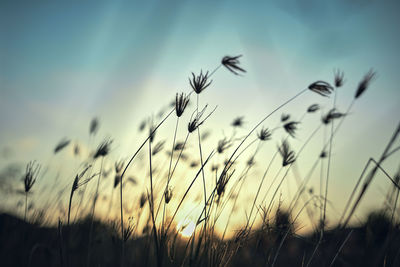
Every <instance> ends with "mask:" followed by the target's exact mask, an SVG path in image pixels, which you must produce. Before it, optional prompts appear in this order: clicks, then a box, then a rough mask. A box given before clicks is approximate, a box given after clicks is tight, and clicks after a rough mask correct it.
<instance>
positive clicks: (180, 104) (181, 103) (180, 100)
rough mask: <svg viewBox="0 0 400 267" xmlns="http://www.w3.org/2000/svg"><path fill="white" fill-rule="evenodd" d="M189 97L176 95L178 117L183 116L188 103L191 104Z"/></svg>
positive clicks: (182, 94)
mask: <svg viewBox="0 0 400 267" xmlns="http://www.w3.org/2000/svg"><path fill="white" fill-rule="evenodd" d="M189 99H190V98H189V96H187V95H185V94H184V93H181V94H178V93H176V99H175V112H176V116H178V117H180V116H182V114H183V112H184V111H185V109H186V107H187V105H188V103H189Z"/></svg>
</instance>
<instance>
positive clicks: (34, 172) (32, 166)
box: [24, 161, 40, 193]
mask: <svg viewBox="0 0 400 267" xmlns="http://www.w3.org/2000/svg"><path fill="white" fill-rule="evenodd" d="M39 172H40V164H38V163H36V161H30V162H29V163H28V164H27V165H26V172H25V176H24V187H25V188H24V189H25V193H28V192H29V191H30V190H31V188H32V186H33V185H34V184H35V182H36V179H37V177H38V175H39Z"/></svg>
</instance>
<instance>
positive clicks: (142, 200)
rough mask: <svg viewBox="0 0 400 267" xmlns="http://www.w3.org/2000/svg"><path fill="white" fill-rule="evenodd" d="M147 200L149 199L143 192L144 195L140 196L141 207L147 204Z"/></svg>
mask: <svg viewBox="0 0 400 267" xmlns="http://www.w3.org/2000/svg"><path fill="white" fill-rule="evenodd" d="M146 201H147V197H146V194H145V193H142V195H141V196H140V201H139V205H140V208H143V206H144V204H146Z"/></svg>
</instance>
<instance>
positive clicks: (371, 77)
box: [354, 69, 376, 99]
mask: <svg viewBox="0 0 400 267" xmlns="http://www.w3.org/2000/svg"><path fill="white" fill-rule="evenodd" d="M375 78H376V72H375V71H373V70H372V69H371V70H370V71H368V72H367V74H365V75H364V78H363V79H362V80H361V82H360V83H359V84H358V87H357V91H356V94H355V96H354V98H355V99H357V98H359V97H360V96H361V95H362V94H363V93H364V92H365V90H367V88H368V86H369V84H370V83H371V81H372V80H374V79H375Z"/></svg>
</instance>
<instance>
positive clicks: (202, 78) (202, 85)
mask: <svg viewBox="0 0 400 267" xmlns="http://www.w3.org/2000/svg"><path fill="white" fill-rule="evenodd" d="M211 82H212V80H211V81H210V82H208V71H207V72H206V74H205V75H203V71H200V75H198V76H195V75H194V73H193V72H192V79H190V78H189V83H190V86H191V87H192V88H193V90H194V91H195V92H196V94H200V93H201V92H202V91H203V90H204V89H206V88H207V87H208V86H209V85H210V84H211Z"/></svg>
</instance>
